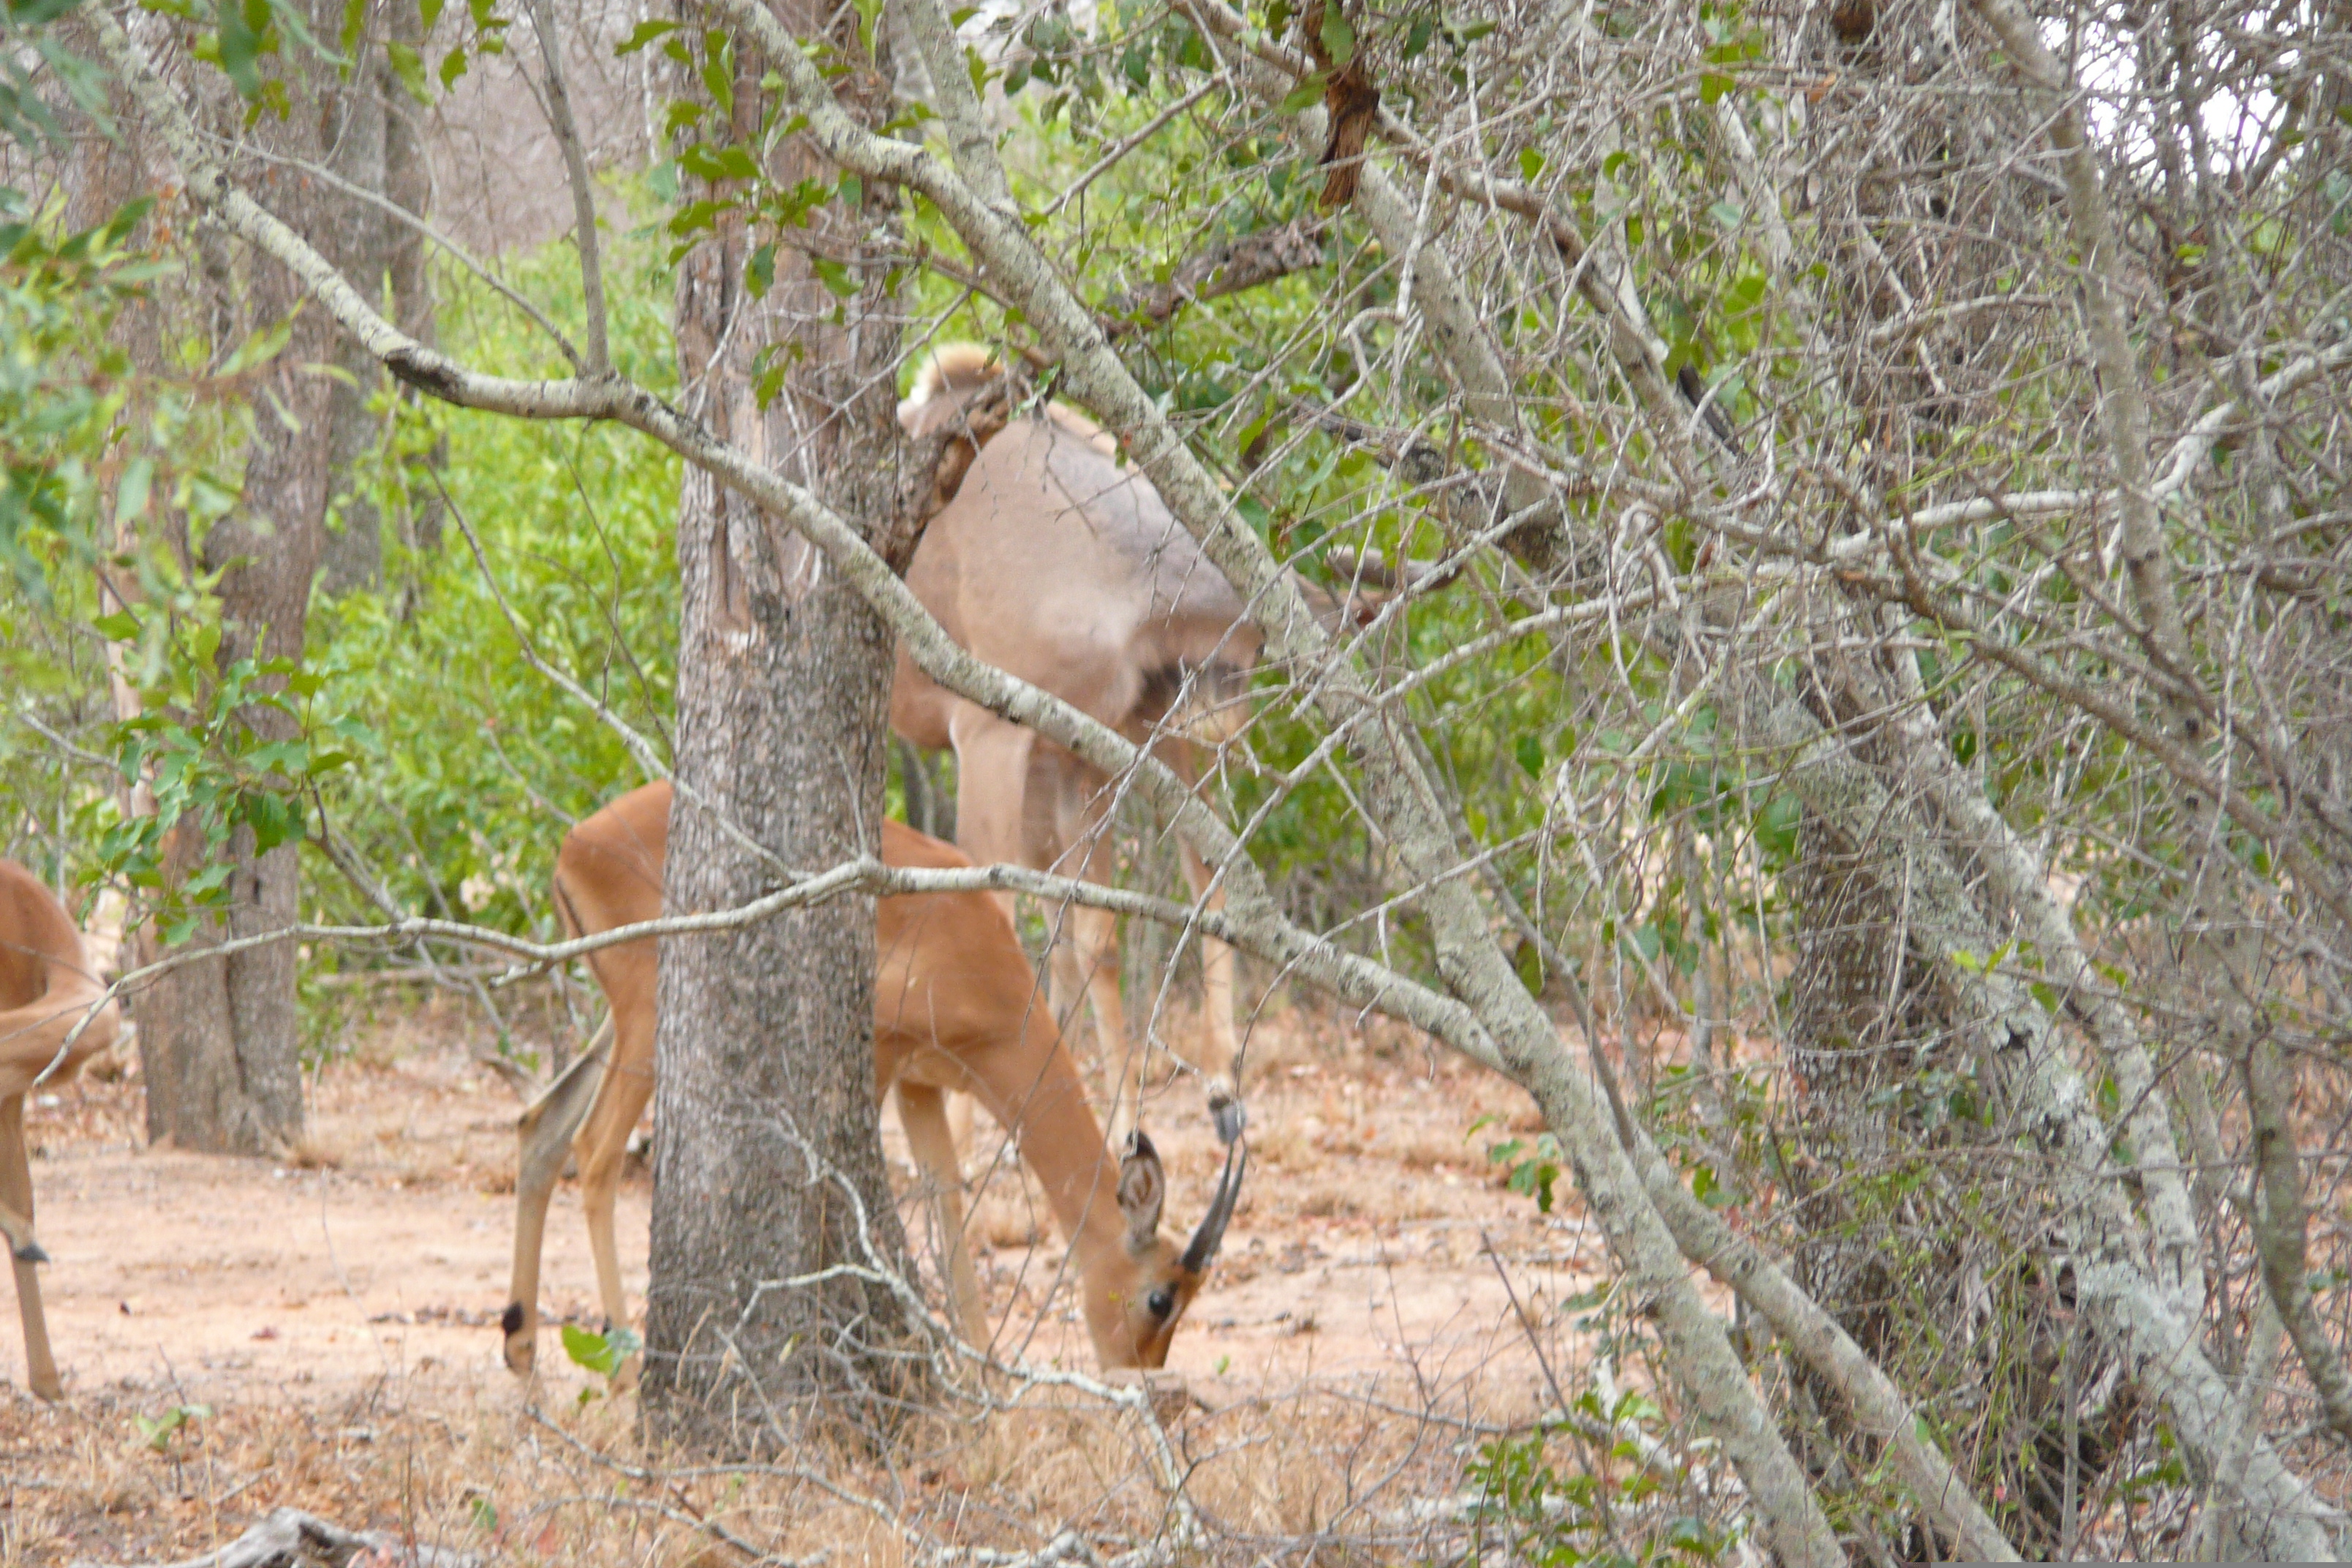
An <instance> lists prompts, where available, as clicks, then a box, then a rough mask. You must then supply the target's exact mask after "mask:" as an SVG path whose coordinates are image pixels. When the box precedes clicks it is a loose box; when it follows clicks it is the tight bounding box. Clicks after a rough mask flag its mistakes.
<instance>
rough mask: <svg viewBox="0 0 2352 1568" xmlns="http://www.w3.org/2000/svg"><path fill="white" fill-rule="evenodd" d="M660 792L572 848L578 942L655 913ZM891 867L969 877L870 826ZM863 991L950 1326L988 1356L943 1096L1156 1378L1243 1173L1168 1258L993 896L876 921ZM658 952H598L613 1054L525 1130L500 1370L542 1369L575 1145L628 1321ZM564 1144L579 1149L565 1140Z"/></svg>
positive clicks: (629, 948) (564, 1087) (619, 1312)
mask: <svg viewBox="0 0 2352 1568" xmlns="http://www.w3.org/2000/svg"><path fill="white" fill-rule="evenodd" d="M669 807H670V786H669V785H668V784H666V783H665V784H647V785H646V786H645V787H643V788H641V789H636V790H632V791H631V792H630V793H629V794H627V795H623V796H622V797H621V798H620V799H618V800H616V801H614V803H613V804H612V805H608V806H606V807H605V808H604V810H602V811H600V812H598V813H596V814H595V815H594V816H591V817H589V818H588V819H587V820H586V821H584V822H583V823H581V824H580V825H579V826H577V827H574V828H573V829H572V831H571V832H570V833H569V834H567V835H566V836H565V837H564V840H563V848H562V853H561V854H560V855H559V856H558V857H557V858H556V867H555V904H556V910H557V911H558V913H559V914H560V915H561V917H562V921H563V922H564V924H565V926H566V927H568V928H569V929H570V930H571V931H572V932H573V933H574V934H575V935H588V934H591V933H593V932H596V931H611V930H613V929H614V928H615V927H618V926H624V925H634V924H636V923H637V922H639V921H649V920H653V919H655V918H656V917H657V916H659V915H660V913H661V885H662V858H663V854H664V851H665V849H666V848H667V845H668V842H669ZM882 858H883V860H884V861H885V862H886V863H887V864H889V865H892V866H906V867H929V868H947V867H961V866H968V865H970V864H971V862H970V861H969V860H967V859H966V858H964V857H963V856H962V855H960V854H958V853H957V852H956V851H955V850H954V849H953V848H951V847H949V846H947V845H945V844H942V843H940V841H939V840H938V839H936V838H929V837H924V836H923V835H922V834H919V833H918V832H916V831H915V830H914V829H913V828H910V827H908V826H903V825H902V824H899V823H896V822H885V823H884V824H883V825H882ZM877 926H878V928H879V929H878V933H877V935H878V941H877V944H876V946H877V959H878V965H879V968H878V973H877V976H876V984H875V987H874V1069H875V1086H874V1089H875V1096H876V1098H877V1099H879V1098H880V1097H881V1096H882V1095H883V1094H885V1093H887V1092H888V1091H889V1090H890V1089H892V1088H894V1087H895V1088H896V1089H898V1117H899V1120H900V1121H901V1122H902V1123H903V1124H904V1125H905V1127H906V1130H907V1142H908V1146H909V1148H910V1149H911V1150H912V1151H913V1153H914V1156H915V1162H916V1164H917V1165H918V1167H919V1169H920V1171H921V1173H922V1174H923V1176H924V1178H925V1179H926V1181H927V1182H928V1184H929V1186H930V1189H931V1193H932V1200H933V1202H934V1203H935V1205H937V1213H938V1216H939V1220H940V1235H941V1236H942V1237H944V1238H945V1241H946V1246H947V1253H948V1279H949V1287H950V1295H951V1297H952V1298H953V1305H954V1310H955V1317H956V1325H957V1328H958V1330H959V1331H960V1332H961V1333H962V1334H963V1335H964V1337H965V1338H966V1339H967V1340H969V1341H971V1342H972V1343H973V1344H976V1345H984V1344H986V1343H987V1342H988V1339H989V1332H988V1320H987V1316H986V1314H985V1312H984V1310H982V1300H981V1293H980V1283H979V1279H978V1278H977V1276H976V1274H975V1273H974V1271H973V1268H972V1262H971V1249H970V1247H969V1246H968V1245H967V1243H966V1241H965V1239H964V1235H963V1204H962V1196H961V1193H962V1186H961V1178H960V1174H959V1171H958V1167H957V1158H956V1149H955V1143H954V1141H953V1139H952V1138H951V1137H950V1134H949V1131H948V1121H947V1112H946V1107H945V1104H944V1095H945V1091H946V1090H948V1089H962V1090H966V1091H968V1092H970V1093H971V1094H972V1095H974V1096H976V1097H977V1098H978V1099H979V1100H980V1101H981V1103H982V1104H983V1105H985V1106H987V1107H988V1110H989V1113H990V1114H991V1115H992V1116H994V1117H995V1118H996V1119H997V1120H998V1121H1000V1122H1001V1123H1003V1125H1004V1126H1005V1127H1007V1128H1009V1129H1011V1130H1012V1131H1013V1136H1014V1137H1015V1139H1016V1140H1017V1141H1018V1142H1019V1144H1020V1148H1021V1157H1022V1158H1023V1159H1024V1161H1026V1162H1027V1163H1028V1165H1029V1168H1030V1169H1031V1170H1032V1171H1034V1172H1035V1173H1036V1175H1037V1180H1038V1182H1039V1184H1041V1185H1043V1186H1044V1188H1045V1201H1046V1203H1047V1205H1049V1206H1050V1207H1051V1208H1052V1209H1053V1211H1054V1217H1055V1221H1056V1222H1057V1223H1058V1224H1059V1225H1060V1226H1061V1228H1062V1233H1063V1235H1064V1236H1065V1237H1066V1238H1067V1239H1068V1241H1069V1243H1070V1247H1071V1250H1072V1251H1073V1252H1074V1253H1075V1254H1076V1258H1077V1263H1078V1270H1079V1274H1080V1277H1081V1289H1082V1291H1083V1295H1084V1300H1085V1309H1086V1320H1087V1333H1088V1334H1090V1335H1091V1336H1092V1337H1093V1339H1094V1342H1095V1353H1096V1354H1097V1356H1098V1357H1099V1358H1100V1359H1101V1362H1102V1364H1103V1365H1105V1366H1107V1367H1157V1366H1160V1365H1164V1364H1165V1363H1166V1362H1167V1359H1168V1342H1169V1340H1170V1338H1171V1335H1172V1334H1173V1333H1174V1331H1175V1328H1176V1321H1177V1320H1178V1319H1179V1318H1181V1317H1182V1316H1183V1314H1184V1308H1185V1306H1186V1305H1187V1304H1188V1303H1190V1302H1191V1300H1192V1295H1193V1292H1195V1291H1196V1290H1198V1289H1200V1288H1201V1281H1202V1279H1203V1278H1204V1277H1205V1276H1206V1275H1207V1273H1208V1270H1209V1265H1210V1263H1211V1261H1212V1260H1213V1258H1215V1257H1216V1252H1217V1246H1218V1243H1219V1242H1220V1241H1221V1240H1223V1237H1224V1232H1225V1226H1226V1224H1227V1222H1228V1221H1230V1220H1231V1219H1232V1218H1233V1213H1234V1200H1235V1199H1236V1198H1238V1197H1239V1196H1240V1194H1241V1178H1242V1171H1243V1168H1244V1165H1245V1164H1246V1158H1245V1156H1244V1154H1243V1153H1242V1149H1241V1146H1240V1145H1239V1144H1235V1146H1234V1152H1233V1153H1232V1154H1231V1155H1229V1156H1228V1157H1227V1160H1226V1163H1225V1171H1224V1174H1223V1178H1222V1179H1221V1180H1220V1181H1219V1182H1218V1184H1217V1191H1216V1195H1215V1196H1214V1197H1213V1199H1212V1200H1211V1202H1210V1205H1209V1212H1208V1214H1207V1215H1206V1216H1205V1217H1204V1218H1203V1219H1202V1221H1201V1226H1200V1228H1199V1229H1198V1230H1196V1231H1194V1232H1193V1233H1192V1241H1191V1243H1190V1244H1189V1245H1187V1246H1185V1247H1182V1248H1181V1249H1180V1248H1179V1247H1177V1246H1176V1245H1175V1244H1174V1243H1173V1242H1171V1241H1169V1240H1167V1239H1165V1238H1164V1237H1161V1236H1160V1205H1161V1202H1162V1200H1163V1199H1164V1198H1165V1197H1166V1195H1167V1191H1168V1184H1167V1177H1166V1175H1165V1173H1163V1172H1162V1171H1161V1169H1160V1156H1159V1154H1158V1153H1157V1152H1155V1151H1154V1150H1153V1149H1152V1147H1151V1141H1150V1139H1148V1138H1146V1137H1144V1136H1143V1135H1142V1134H1141V1133H1140V1132H1138V1133H1137V1134H1136V1136H1135V1138H1134V1140H1133V1141H1132V1143H1131V1146H1130V1148H1129V1152H1128V1153H1127V1156H1126V1158H1125V1159H1124V1160H1122V1159H1120V1158H1119V1157H1118V1155H1117V1154H1115V1153H1114V1152H1112V1151H1111V1150H1110V1149H1109V1148H1108V1147H1107V1146H1106V1145H1105V1143H1104V1141H1103V1133H1102V1128H1101V1126H1100V1124H1099V1123H1097V1121H1095V1116H1094V1112H1093V1110H1090V1109H1089V1108H1088V1107H1087V1098H1086V1093H1085V1089H1084V1088H1083V1086H1082V1085H1081V1084H1080V1083H1079V1080H1078V1074H1077V1068H1076V1066H1075V1065H1074V1064H1073V1063H1072V1062H1071V1060H1070V1056H1069V1053H1068V1052H1067V1051H1066V1050H1065V1049H1063V1047H1062V1038H1061V1035H1060V1032H1059V1031H1058V1030H1057V1029H1056V1028H1055V1025H1054V1020H1053V1018H1052V1017H1051V1016H1050V1014H1049V1012H1048V1010H1047V1009H1045V1008H1043V1007H1040V1006H1038V1005H1036V995H1035V993H1036V979H1035V976H1034V975H1033V974H1032V973H1030V969H1029V962H1028V960H1027V959H1026V958H1025V957H1024V956H1023V954H1022V952H1021V944H1020V942H1019V941H1018V940H1017V939H1016V938H1015V937H1014V935H1013V924H1012V921H1010V920H1009V919H1007V918H1006V916H1005V914H1004V911H1003V910H1002V909H1001V908H999V907H998V905H997V903H996V901H995V900H993V899H992V898H991V897H990V896H989V895H988V894H986V893H979V892H972V893H909V894H899V895H896V896H893V897H888V898H884V899H882V900H879V903H878V906H877ZM588 962H589V967H590V968H591V969H592V970H593V972H594V973H595V976H596V984H598V985H600V986H602V987H603V988H604V994H605V996H606V998H607V999H608V1000H609V1001H610V1002H611V1003H612V1008H613V1038H612V1044H611V1047H610V1049H611V1058H610V1060H609V1061H608V1062H607V1063H606V1064H605V1065H604V1069H603V1071H602V1072H601V1073H598V1072H596V1071H595V1070H593V1069H594V1066H595V1061H596V1058H595V1057H594V1056H593V1055H590V1056H583V1058H582V1059H581V1061H580V1062H578V1063H576V1064H575V1065H574V1066H573V1068H572V1070H571V1071H569V1072H567V1073H566V1074H564V1076H563V1077H562V1078H561V1079H558V1080H557V1081H556V1083H555V1084H554V1085H553V1087H551V1089H549V1090H548V1092H547V1093H546V1094H545V1095H544V1096H542V1097H541V1100H540V1101H539V1102H538V1103H537V1104H535V1105H533V1106H532V1107H531V1108H530V1110H528V1111H526V1112H525V1113H524V1115H523V1119H522V1123H521V1130H522V1158H521V1163H520V1164H521V1169H520V1174H519V1176H518V1178H517V1180H516V1183H515V1208H516V1215H515V1267H514V1289H513V1293H512V1295H511V1296H510V1297H509V1305H508V1307H507V1310H506V1317H505V1321H504V1325H503V1326H504V1328H505V1330H506V1336H507V1340H506V1357H507V1364H508V1365H509V1366H510V1367H512V1368H513V1369H514V1370H515V1371H517V1372H528V1371H530V1368H531V1365H532V1363H533V1360H534V1358H535V1356H536V1354H537V1342H538V1322H539V1261H540V1252H541V1245H542V1238H543V1237H544V1235H545V1232H546V1228H547V1204H548V1198H549V1195H550V1194H551V1193H552V1191H553V1190H554V1186H555V1182H556V1178H557V1177H558V1176H559V1175H560V1174H561V1173H562V1166H563V1151H564V1148H565V1146H566V1144H567V1143H568V1144H570V1146H571V1147H572V1151H573V1152H575V1153H576V1154H577V1155H578V1157H579V1162H580V1189H581V1197H582V1200H583V1206H584V1207H585V1208H586V1210H587V1213H588V1243H589V1247H590V1249H591V1250H592V1251H593V1253H594V1254H595V1259H596V1285H597V1289H598V1291H599V1292H600V1294H601V1295H602V1296H603V1298H604V1315H605V1317H606V1318H607V1319H609V1320H610V1321H613V1322H614V1323H622V1322H626V1321H628V1300H627V1297H626V1295H625V1293H624V1292H623V1290H622V1289H621V1267H620V1256H619V1253H618V1252H617V1250H616V1249H615V1248H614V1240H613V1204H614V1196H615V1194H617V1192H618V1191H619V1187H620V1180H621V1157H622V1154H623V1152H625V1148H626V1145H627V1142H628V1138H629V1133H630V1131H632V1130H633V1129H634V1128H635V1126H636V1122H637V1117H638V1116H639V1114H640V1113H642V1112H643V1111H644V1110H645V1108H646V1100H647V1099H648V1098H649V1097H650V1096H651V1095H652V1093H653V1087H654V983H655V973H656V945H655V943H654V942H653V941H652V940H651V939H645V940H640V941H636V942H624V943H621V944H619V945H617V946H614V947H608V948H604V949H601V950H600V951H598V952H595V953H593V954H592V955H590V958H589V961H588ZM575 1132H576V1138H575Z"/></svg>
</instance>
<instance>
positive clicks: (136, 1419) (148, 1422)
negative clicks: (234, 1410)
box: [131, 1405, 213, 1454]
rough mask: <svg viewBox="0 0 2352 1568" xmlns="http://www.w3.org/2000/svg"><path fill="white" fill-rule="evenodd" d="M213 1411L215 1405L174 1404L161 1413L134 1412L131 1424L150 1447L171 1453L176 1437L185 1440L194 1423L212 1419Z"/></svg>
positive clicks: (163, 1452)
mask: <svg viewBox="0 0 2352 1568" xmlns="http://www.w3.org/2000/svg"><path fill="white" fill-rule="evenodd" d="M212 1413H213V1407H212V1406H211V1405H173V1406H172V1407H171V1408H169V1409H167V1410H165V1411H164V1412H163V1414H162V1415H137V1414H135V1413H134V1414H133V1415H131V1426H132V1427H133V1428H135V1429H136V1430H137V1432H138V1434H139V1440H140V1441H141V1442H142V1443H144V1444H146V1445H147V1447H149V1448H150V1449H152V1451H154V1452H155V1453H158V1454H169V1453H170V1452H172V1448H173V1440H174V1439H181V1440H183V1441H184V1438H185V1436H186V1434H187V1433H188V1432H189V1431H190V1430H192V1429H193V1427H194V1424H195V1423H196V1422H198V1421H207V1420H210V1419H211V1418H212Z"/></svg>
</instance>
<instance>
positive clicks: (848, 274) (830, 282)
mask: <svg viewBox="0 0 2352 1568" xmlns="http://www.w3.org/2000/svg"><path fill="white" fill-rule="evenodd" d="M809 264H810V265H811V266H812V267H814V268H816V280H817V281H818V282H820V283H822V284H824V287H825V289H826V291H827V292H828V293H830V294H832V295H833V297H834V298H835V299H836V300H854V299H856V297H857V292H858V290H859V289H863V288H864V287H865V285H864V284H862V283H860V282H859V281H858V280H857V275H856V273H854V272H852V271H850V269H849V268H846V267H845V266H843V265H842V264H841V263H840V262H838V261H835V260H834V259H833V258H831V257H826V256H818V257H813V258H810V262H809Z"/></svg>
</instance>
